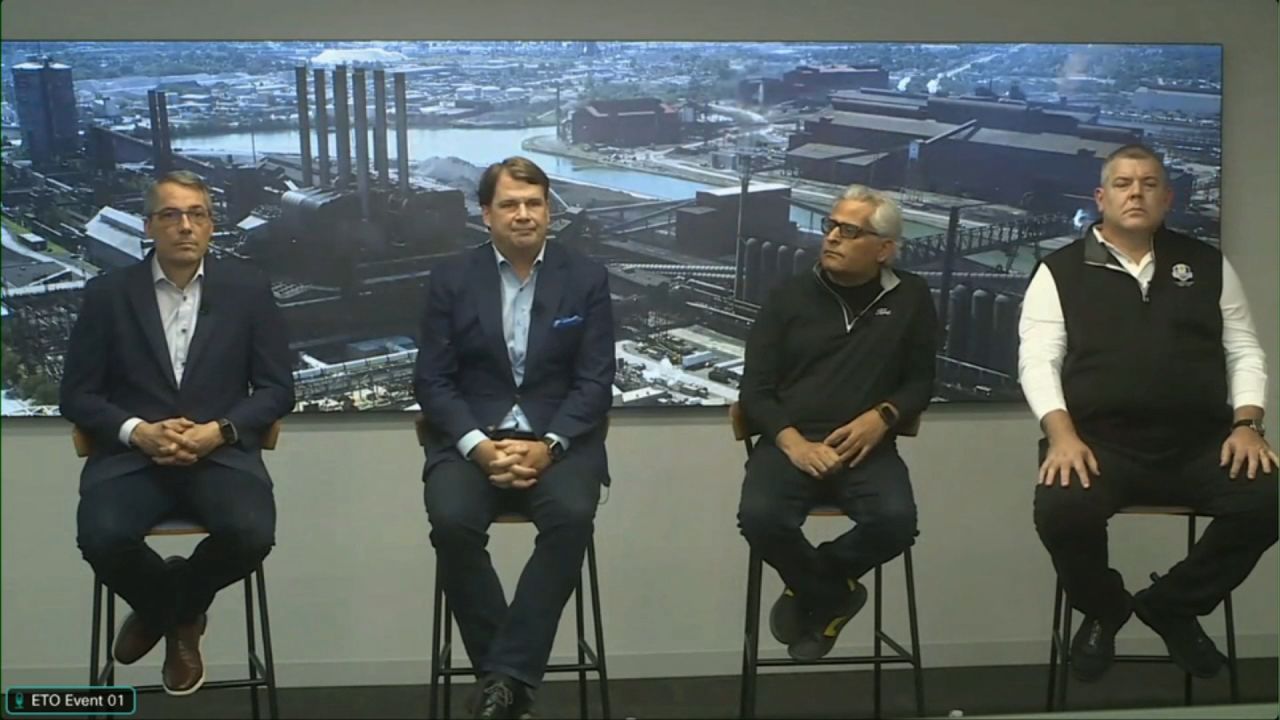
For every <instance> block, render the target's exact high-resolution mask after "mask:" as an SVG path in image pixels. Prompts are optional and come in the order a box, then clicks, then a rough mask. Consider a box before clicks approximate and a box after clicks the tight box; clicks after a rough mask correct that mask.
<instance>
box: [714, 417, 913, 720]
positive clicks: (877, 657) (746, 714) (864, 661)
mask: <svg viewBox="0 0 1280 720" xmlns="http://www.w3.org/2000/svg"><path fill="white" fill-rule="evenodd" d="M729 418H730V421H731V422H732V424H733V437H734V439H735V440H740V441H741V442H742V443H743V445H744V446H745V447H746V449H747V455H748V456H750V455H751V451H752V449H754V447H755V443H754V442H753V441H752V433H751V431H750V429H749V428H748V426H747V420H746V417H745V416H744V415H743V413H742V409H741V407H740V406H739V405H738V403H736V402H735V403H733V404H732V405H730V406H729ZM919 429H920V421H919V419H918V418H917V419H916V420H915V421H914V422H912V423H910V424H909V425H908V426H907V427H904V428H903V429H902V430H901V431H899V432H898V434H899V435H905V436H908V437H914V436H915V435H916V434H917V433H918V432H919ZM809 517H838V518H843V517H845V514H844V512H843V511H841V510H840V509H839V508H837V507H833V506H827V505H818V506H815V507H814V508H813V509H812V510H810V511H809ZM902 562H903V569H904V575H905V579H906V585H907V624H908V629H909V632H910V634H911V649H910V650H907V649H906V648H904V647H903V646H902V645H901V644H900V643H898V642H897V641H896V640H894V639H893V638H892V637H890V636H889V634H888V633H886V632H885V631H884V628H883V623H882V618H883V603H882V601H881V588H882V587H883V582H882V572H881V570H882V567H883V566H881V565H877V566H876V568H875V571H874V580H873V585H874V586H875V592H874V595H873V598H872V611H873V614H874V621H873V623H874V627H873V631H872V642H873V646H872V654H871V655H843V656H837V657H824V658H820V659H818V660H793V659H792V658H789V657H788V658H764V659H761V658H760V656H759V649H760V594H761V589H760V586H761V582H762V574H763V569H764V561H763V560H762V559H761V557H760V554H759V553H758V552H756V550H755V549H752V550H751V553H750V557H749V559H748V561H747V618H746V629H745V631H744V642H743V650H742V692H741V697H740V700H739V709H738V714H739V716H740V717H742V718H754V717H755V711H756V684H757V676H758V669H759V668H762V667H803V666H812V665H850V666H852V665H871V666H872V668H873V673H874V676H873V680H872V685H873V687H874V690H873V693H872V707H873V715H872V716H873V717H876V718H879V717H880V697H881V680H882V677H881V672H880V668H881V667H882V666H883V665H891V664H907V665H910V666H911V668H912V670H913V676H914V680H915V700H916V714H917V715H919V716H921V717H923V716H924V673H923V669H922V667H921V660H920V626H919V620H918V617H917V614H916V584H915V573H914V571H913V569H912V565H911V548H907V549H906V550H905V551H904V552H903V553H902ZM882 643H883V644H884V645H888V646H889V648H890V649H891V650H892V651H893V652H892V653H889V654H883V653H882V649H883V648H882Z"/></svg>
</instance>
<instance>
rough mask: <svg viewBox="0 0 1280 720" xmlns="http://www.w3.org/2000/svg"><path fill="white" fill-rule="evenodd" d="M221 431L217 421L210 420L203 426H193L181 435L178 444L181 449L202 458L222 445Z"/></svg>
mask: <svg viewBox="0 0 1280 720" xmlns="http://www.w3.org/2000/svg"><path fill="white" fill-rule="evenodd" d="M223 442H224V441H223V439H222V429H221V428H219V427H218V421H216V420H212V421H210V422H207V423H204V424H195V425H192V426H191V427H189V428H187V429H186V431H184V432H183V433H182V440H181V441H180V444H181V445H182V449H183V450H186V451H187V452H189V453H191V454H193V455H195V456H196V457H198V458H202V457H204V456H205V455H208V454H209V453H211V452H213V451H214V450H217V449H218V448H219V447H222V445H223Z"/></svg>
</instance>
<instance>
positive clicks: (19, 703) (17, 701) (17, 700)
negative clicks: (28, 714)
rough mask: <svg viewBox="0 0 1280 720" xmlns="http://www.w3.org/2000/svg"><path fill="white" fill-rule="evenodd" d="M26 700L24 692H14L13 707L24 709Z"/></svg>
mask: <svg viewBox="0 0 1280 720" xmlns="http://www.w3.org/2000/svg"><path fill="white" fill-rule="evenodd" d="M25 700H26V698H25V697H23V695H22V693H14V694H13V709H14V710H23V709H24V708H23V703H24V702H25Z"/></svg>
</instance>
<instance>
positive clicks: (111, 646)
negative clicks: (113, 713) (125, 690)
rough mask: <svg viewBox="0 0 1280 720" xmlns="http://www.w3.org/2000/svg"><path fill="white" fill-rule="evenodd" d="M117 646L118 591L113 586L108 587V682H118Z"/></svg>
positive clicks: (110, 683) (109, 683) (113, 683)
mask: <svg viewBox="0 0 1280 720" xmlns="http://www.w3.org/2000/svg"><path fill="white" fill-rule="evenodd" d="M115 646H116V593H115V591H114V590H112V589H111V588H107V647H106V667H107V684H108V685H115V684H116V662H115V658H114V657H113V655H112V652H113V651H114V650H115Z"/></svg>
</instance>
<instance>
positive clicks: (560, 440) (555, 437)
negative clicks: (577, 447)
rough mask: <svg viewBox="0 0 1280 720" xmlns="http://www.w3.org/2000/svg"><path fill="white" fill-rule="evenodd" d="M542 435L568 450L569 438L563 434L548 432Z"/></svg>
mask: <svg viewBox="0 0 1280 720" xmlns="http://www.w3.org/2000/svg"><path fill="white" fill-rule="evenodd" d="M542 437H544V438H546V439H547V440H554V441H556V442H558V443H560V447H562V448H564V449H565V450H566V451H568V449H569V438H567V437H564V436H563V435H557V434H555V433H550V432H549V433H547V434H546V435H543V436H542Z"/></svg>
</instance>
